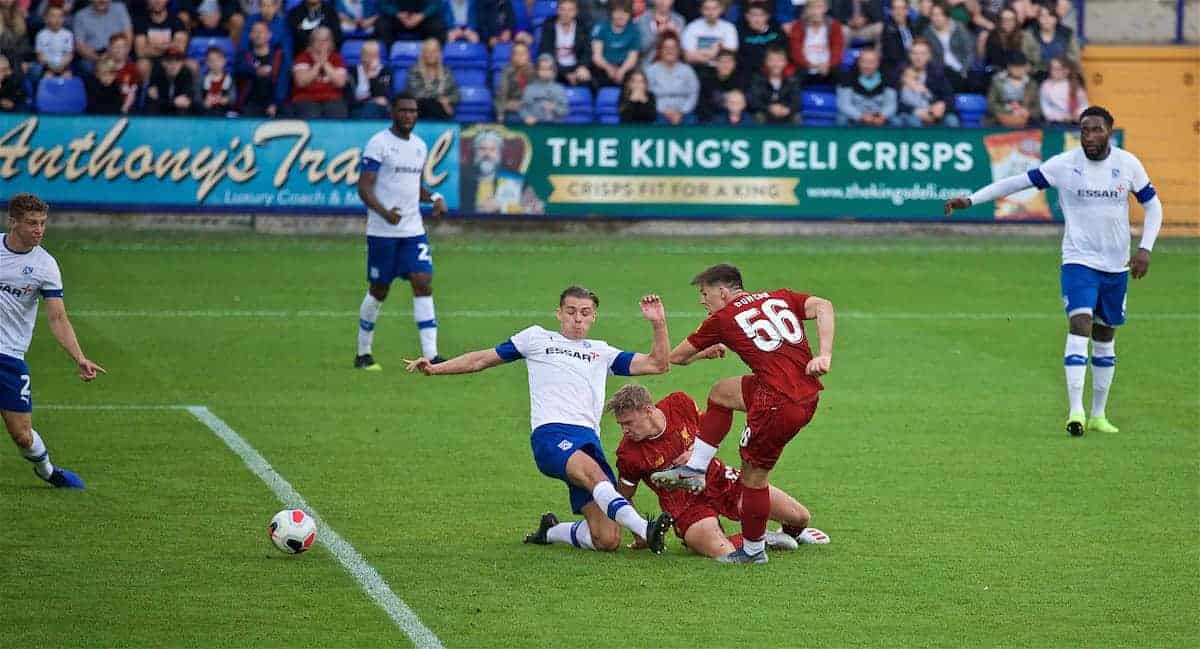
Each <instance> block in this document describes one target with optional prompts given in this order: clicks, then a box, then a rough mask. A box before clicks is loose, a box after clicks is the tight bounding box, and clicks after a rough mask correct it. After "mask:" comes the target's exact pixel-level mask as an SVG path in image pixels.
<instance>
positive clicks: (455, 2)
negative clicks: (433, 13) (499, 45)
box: [442, 0, 493, 43]
mask: <svg viewBox="0 0 1200 649" xmlns="http://www.w3.org/2000/svg"><path fill="white" fill-rule="evenodd" d="M444 1H445V4H444V5H442V22H443V23H445V25H446V28H447V29H448V30H449V31H447V32H446V40H447V41H468V42H471V43H478V42H479V34H480V32H482V31H483V28H482V26H481V25H480V23H479V11H478V7H477V6H476V5H477V3H478V0H444ZM484 1H485V2H491V1H493V0H484Z"/></svg>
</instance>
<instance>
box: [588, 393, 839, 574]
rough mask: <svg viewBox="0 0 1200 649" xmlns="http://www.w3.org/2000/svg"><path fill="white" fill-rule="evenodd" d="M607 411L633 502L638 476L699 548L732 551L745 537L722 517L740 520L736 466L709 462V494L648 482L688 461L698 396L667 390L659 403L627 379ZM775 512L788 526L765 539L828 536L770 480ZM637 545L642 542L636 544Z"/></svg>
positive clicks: (794, 541)
mask: <svg viewBox="0 0 1200 649" xmlns="http://www.w3.org/2000/svg"><path fill="white" fill-rule="evenodd" d="M606 407H607V409H608V410H609V411H610V412H612V413H613V416H614V417H616V420H617V424H619V425H620V426H621V433H622V435H623V436H622V438H621V444H620V445H619V446H617V475H618V476H619V477H620V480H619V482H618V486H617V490H618V491H620V492H621V495H622V496H624V497H625V499H626V500H628V501H630V502H632V501H633V495H634V493H636V492H637V488H638V482H640V481H642V480H645V481H646V485H647V486H649V487H650V489H651V490H653V491H654V493H655V495H657V496H658V503H659V505H660V507H661V508H662V510H663V511H665V512H670V514H671V516H672V517H673V518H674V519H675V534H677V535H678V536H679V538H681V539H683V541H684V543H686V544H687V546H688V547H689V548H691V549H692V550H694V551H695V552H697V553H699V554H702V555H704V556H707V557H711V558H713V559H717V558H720V557H723V556H726V555H728V554H729V553H731V552H733V551H734V550H736V549H737V547H736V546H737V545H738V544H739V543H740V542H741V541H742V539H741V538H740V535H739V536H737V537H734V538H728V537H726V536H725V532H724V530H722V529H721V522H720V520H719V518H718V517H719V516H724V517H725V518H727V519H729V520H734V521H736V520H740V519H741V495H742V489H741V485H740V484H739V483H738V479H739V477H740V474H739V472H738V470H737V469H734V468H733V467H730V466H726V465H725V463H724V462H722V461H721V460H720V458H713V459H712V461H711V462H710V463H709V465H708V473H707V476H706V479H705V485H704V492H703V493H700V494H692V493H689V492H687V491H681V490H672V489H663V488H661V487H658V486H656V485H655V484H654V483H652V482H650V481H649V477H650V473H651V472H653V471H655V470H658V469H661V468H664V467H667V466H671V465H679V464H685V463H686V462H687V460H688V458H689V457H690V456H691V453H692V446H693V442H694V440H695V438H696V434H697V433H698V432H699V431H700V411H699V410H697V408H696V402H695V401H692V398H691V397H690V396H688V395H687V394H685V393H683V392H675V393H672V394H669V395H667V397H666V398H664V399H663V400H662V401H659V402H658V403H657V404H656V403H654V400H653V398H652V397H651V396H650V391H649V390H647V389H646V388H644V387H642V386H640V385H636V384H629V385H626V386H624V387H622V388H621V389H619V390H617V392H616V394H614V395H613V396H612V398H610V399H609V400H608V404H607V406H606ZM770 490H771V514H770V518H771V520H774V521H779V522H780V523H782V524H783V529H782V530H781V531H779V532H767V534H766V542H767V545H769V546H771V547H773V548H777V549H784V550H794V549H796V548H797V547H799V545H800V544H808V543H814V544H823V543H828V542H829V537H828V536H827V535H826V534H825V533H824V532H822V531H821V530H818V529H814V528H811V527H808V523H809V520H810V519H811V518H812V516H811V515H810V514H809V512H808V509H807V508H806V507H805V506H804V505H801V504H800V503H799V502H797V501H796V499H795V498H792V497H791V496H790V495H788V494H787V493H786V492H784V491H783V490H781V489H779V488H777V487H774V486H771V487H770ZM634 547H637V544H635V546H634Z"/></svg>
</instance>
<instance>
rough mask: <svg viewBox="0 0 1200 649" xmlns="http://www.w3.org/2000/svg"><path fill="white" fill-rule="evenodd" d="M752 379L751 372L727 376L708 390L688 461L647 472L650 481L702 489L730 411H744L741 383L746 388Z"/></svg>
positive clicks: (696, 490) (730, 419) (730, 418)
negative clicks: (743, 374)
mask: <svg viewBox="0 0 1200 649" xmlns="http://www.w3.org/2000/svg"><path fill="white" fill-rule="evenodd" d="M754 381H755V378H754V376H753V375H747V376H733V377H728V378H724V379H721V380H719V381H717V382H716V383H714V384H713V386H712V389H711V390H709V392H708V406H707V408H706V409H705V411H704V412H703V413H702V414H701V415H700V432H699V433H698V434H697V435H696V440H695V442H694V443H693V445H692V454H691V456H690V457H689V458H688V461H687V464H686V465H684V466H680V467H668V468H667V469H664V470H662V471H656V472H654V473H652V474H651V475H650V480H651V481H652V482H654V484H655V485H658V486H659V487H662V488H666V489H687V490H688V491H691V492H692V493H699V492H701V491H703V490H704V476H705V473H706V472H707V471H708V464H709V462H711V461H712V459H713V456H714V455H716V453H717V447H719V446H720V445H721V441H722V440H724V439H725V436H726V435H728V434H729V428H730V426H732V425H733V411H734V410H740V411H743V412H744V411H745V410H746V401H745V396H744V390H743V383H746V384H747V387H748V388H749V387H750V385H752V384H753V382H754Z"/></svg>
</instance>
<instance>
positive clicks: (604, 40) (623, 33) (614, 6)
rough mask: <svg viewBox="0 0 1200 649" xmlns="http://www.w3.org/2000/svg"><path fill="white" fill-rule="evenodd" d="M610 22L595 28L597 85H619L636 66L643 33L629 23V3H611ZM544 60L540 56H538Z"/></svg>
mask: <svg viewBox="0 0 1200 649" xmlns="http://www.w3.org/2000/svg"><path fill="white" fill-rule="evenodd" d="M609 16H610V19H609V21H608V22H604V23H600V24H599V25H596V27H595V28H594V29H592V69H593V74H592V78H593V79H594V80H595V84H596V85H597V86H619V85H621V84H622V83H624V82H625V75H626V74H629V71H630V70H632V69H633V68H635V67H636V66H637V63H638V55H639V53H640V50H641V46H642V42H641V34H640V33H639V32H638V30H637V28H636V27H634V26H633V25H631V24H630V23H629V19H630V17H631V16H632V14H631V12H630V9H629V0H612V3H611V5H610V6H609ZM539 58H541V57H539Z"/></svg>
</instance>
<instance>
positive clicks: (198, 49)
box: [187, 36, 233, 63]
mask: <svg viewBox="0 0 1200 649" xmlns="http://www.w3.org/2000/svg"><path fill="white" fill-rule="evenodd" d="M210 47H219V48H221V51H223V52H225V60H226V61H228V62H229V63H233V41H231V40H229V39H228V38H224V37H221V36H201V37H199V38H193V39H192V42H190V43H188V48H187V57H188V58H189V59H193V60H195V61H203V60H204V54H205V52H207V51H208V48H210Z"/></svg>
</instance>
